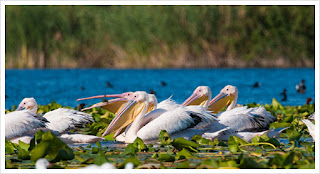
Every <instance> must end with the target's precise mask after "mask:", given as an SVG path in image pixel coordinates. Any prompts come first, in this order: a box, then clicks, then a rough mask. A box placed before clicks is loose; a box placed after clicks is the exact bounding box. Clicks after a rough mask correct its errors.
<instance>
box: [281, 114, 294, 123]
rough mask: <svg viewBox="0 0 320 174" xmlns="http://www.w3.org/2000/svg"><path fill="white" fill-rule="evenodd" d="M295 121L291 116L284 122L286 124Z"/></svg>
mask: <svg viewBox="0 0 320 174" xmlns="http://www.w3.org/2000/svg"><path fill="white" fill-rule="evenodd" d="M292 120H293V116H292V115H290V116H287V117H286V118H285V119H284V120H283V121H284V122H286V123H291V122H292Z"/></svg>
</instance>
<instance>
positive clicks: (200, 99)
mask: <svg viewBox="0 0 320 174" xmlns="http://www.w3.org/2000/svg"><path fill="white" fill-rule="evenodd" d="M208 98H209V97H208V96H206V95H202V96H201V95H199V94H197V93H193V94H192V95H191V96H190V97H189V98H188V99H187V100H186V101H184V102H183V103H182V106H189V105H204V103H205V102H206V101H207V100H208Z"/></svg>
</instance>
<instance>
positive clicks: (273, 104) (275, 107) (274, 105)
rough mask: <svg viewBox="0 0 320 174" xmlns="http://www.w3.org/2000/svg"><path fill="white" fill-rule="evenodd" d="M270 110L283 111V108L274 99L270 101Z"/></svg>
mask: <svg viewBox="0 0 320 174" xmlns="http://www.w3.org/2000/svg"><path fill="white" fill-rule="evenodd" d="M271 105H272V109H280V110H283V106H282V105H281V104H280V103H279V102H278V101H277V100H276V99H275V98H273V99H272V104H271Z"/></svg>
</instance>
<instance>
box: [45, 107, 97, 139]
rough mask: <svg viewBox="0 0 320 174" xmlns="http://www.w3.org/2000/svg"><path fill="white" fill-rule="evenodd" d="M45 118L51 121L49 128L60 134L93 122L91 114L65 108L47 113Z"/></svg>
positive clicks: (48, 124)
mask: <svg viewBox="0 0 320 174" xmlns="http://www.w3.org/2000/svg"><path fill="white" fill-rule="evenodd" d="M43 117H44V118H46V119H47V120H48V121H49V123H47V127H48V128H49V129H51V130H53V131H57V132H59V133H62V132H65V131H67V130H70V129H74V128H76V127H77V126H81V125H82V126H83V125H84V124H87V123H90V122H93V119H92V117H91V115H90V114H87V113H84V112H80V111H76V110H72V109H65V108H59V109H56V110H53V111H50V112H47V113H46V114H44V115H43Z"/></svg>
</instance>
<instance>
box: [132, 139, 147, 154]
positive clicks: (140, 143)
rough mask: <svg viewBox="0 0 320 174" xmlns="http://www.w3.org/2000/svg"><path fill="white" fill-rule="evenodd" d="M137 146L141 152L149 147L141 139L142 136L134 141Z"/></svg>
mask: <svg viewBox="0 0 320 174" xmlns="http://www.w3.org/2000/svg"><path fill="white" fill-rule="evenodd" d="M133 143H134V144H135V145H136V147H137V148H138V150H139V152H141V151H143V150H145V149H147V147H146V145H145V144H144V143H143V141H142V140H141V138H139V137H137V138H136V139H135V140H134V142H133Z"/></svg>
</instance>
